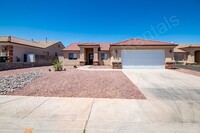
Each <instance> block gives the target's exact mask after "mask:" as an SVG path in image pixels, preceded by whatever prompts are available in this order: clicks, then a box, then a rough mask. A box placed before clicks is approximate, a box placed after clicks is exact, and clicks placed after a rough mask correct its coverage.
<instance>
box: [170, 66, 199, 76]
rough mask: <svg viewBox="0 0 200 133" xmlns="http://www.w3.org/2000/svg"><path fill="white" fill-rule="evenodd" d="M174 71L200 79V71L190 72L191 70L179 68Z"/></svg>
mask: <svg viewBox="0 0 200 133" xmlns="http://www.w3.org/2000/svg"><path fill="white" fill-rule="evenodd" d="M173 70H175V71H178V72H182V73H186V74H191V75H194V76H198V77H200V71H194V70H189V69H184V68H177V69H173Z"/></svg>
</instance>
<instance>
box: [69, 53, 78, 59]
mask: <svg viewBox="0 0 200 133" xmlns="http://www.w3.org/2000/svg"><path fill="white" fill-rule="evenodd" d="M69 60H77V54H76V53H69Z"/></svg>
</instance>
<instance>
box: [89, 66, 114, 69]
mask: <svg viewBox="0 0 200 133" xmlns="http://www.w3.org/2000/svg"><path fill="white" fill-rule="evenodd" d="M89 68H92V69H112V67H111V66H90V67H89Z"/></svg>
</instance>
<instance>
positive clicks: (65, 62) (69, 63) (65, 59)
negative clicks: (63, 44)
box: [59, 51, 80, 66]
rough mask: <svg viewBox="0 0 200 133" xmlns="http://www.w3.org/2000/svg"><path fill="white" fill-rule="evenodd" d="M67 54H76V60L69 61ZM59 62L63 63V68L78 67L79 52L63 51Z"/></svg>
mask: <svg viewBox="0 0 200 133" xmlns="http://www.w3.org/2000/svg"><path fill="white" fill-rule="evenodd" d="M69 53H76V54H77V60H69ZM59 60H60V61H62V62H63V65H65V66H74V65H76V66H79V65H80V52H79V51H70V52H68V51H64V52H63V56H59Z"/></svg>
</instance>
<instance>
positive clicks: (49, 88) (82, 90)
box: [9, 67, 146, 99]
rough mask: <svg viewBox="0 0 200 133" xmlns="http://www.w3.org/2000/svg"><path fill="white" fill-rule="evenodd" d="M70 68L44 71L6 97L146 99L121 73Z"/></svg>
mask: <svg viewBox="0 0 200 133" xmlns="http://www.w3.org/2000/svg"><path fill="white" fill-rule="evenodd" d="M70 68H71V67H70ZM70 68H69V69H67V70H66V71H62V72H54V71H51V72H49V71H48V67H46V68H45V70H44V75H43V76H41V77H38V78H36V79H35V80H33V81H32V82H31V83H30V84H27V85H26V86H25V87H23V88H21V89H17V90H16V91H14V92H13V93H9V94H10V95H23V96H55V97H89V98H124V99H146V98H145V96H144V95H143V94H142V93H141V92H140V90H139V89H138V88H137V87H136V86H135V85H134V84H133V83H132V82H131V81H130V80H129V79H128V78H127V77H126V76H125V75H124V74H123V73H122V72H121V71H85V70H78V69H70ZM38 69H39V68H38ZM40 69H44V68H40Z"/></svg>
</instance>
